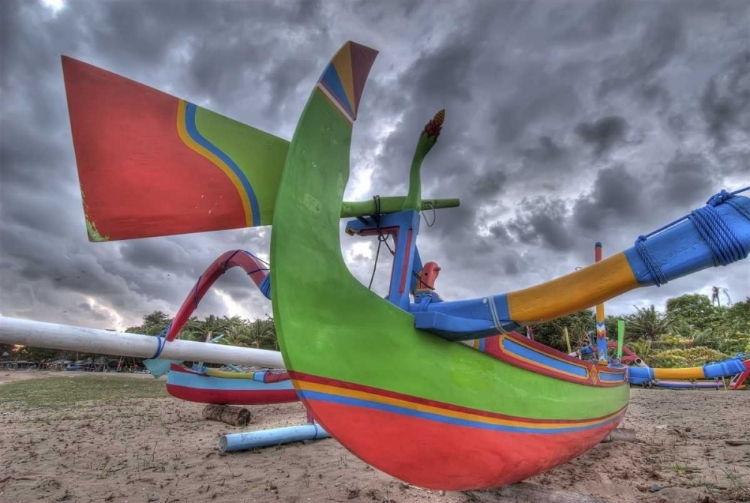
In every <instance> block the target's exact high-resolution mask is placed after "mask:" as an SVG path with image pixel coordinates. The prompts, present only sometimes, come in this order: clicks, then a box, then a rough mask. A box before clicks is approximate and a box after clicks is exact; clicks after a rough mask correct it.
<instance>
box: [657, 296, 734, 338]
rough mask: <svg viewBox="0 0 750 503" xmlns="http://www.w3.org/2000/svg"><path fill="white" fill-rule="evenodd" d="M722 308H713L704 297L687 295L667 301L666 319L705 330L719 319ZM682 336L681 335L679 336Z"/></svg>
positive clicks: (709, 301) (709, 300)
mask: <svg viewBox="0 0 750 503" xmlns="http://www.w3.org/2000/svg"><path fill="white" fill-rule="evenodd" d="M723 309H724V308H721V307H718V306H714V305H713V304H712V303H711V299H710V298H708V297H707V296H705V295H700V294H687V295H681V296H680V297H675V298H673V299H669V300H668V301H667V317H668V318H669V319H670V320H671V321H672V322H674V323H676V324H681V325H682V326H689V327H692V328H694V329H695V330H699V331H702V330H707V329H709V328H711V324H712V323H714V322H716V321H719V320H720V319H721V312H722V310H723ZM679 335H682V334H679Z"/></svg>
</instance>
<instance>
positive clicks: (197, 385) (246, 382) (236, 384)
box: [167, 372, 294, 391]
mask: <svg viewBox="0 0 750 503" xmlns="http://www.w3.org/2000/svg"><path fill="white" fill-rule="evenodd" d="M167 384H173V385H175V386H182V387H185V388H194V389H203V390H221V391H277V390H290V389H293V388H294V387H293V386H292V381H291V380H289V381H281V382H274V383H261V382H258V381H254V380H253V379H230V378H226V377H211V376H202V375H196V374H189V373H186V372H170V373H169V375H168V376H167Z"/></svg>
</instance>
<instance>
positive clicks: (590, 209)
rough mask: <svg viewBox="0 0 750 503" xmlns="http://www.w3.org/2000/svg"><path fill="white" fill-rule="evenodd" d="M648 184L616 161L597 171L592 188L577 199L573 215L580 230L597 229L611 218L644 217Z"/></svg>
mask: <svg viewBox="0 0 750 503" xmlns="http://www.w3.org/2000/svg"><path fill="white" fill-rule="evenodd" d="M645 188H646V183H645V181H644V180H643V179H639V178H638V177H636V176H634V175H633V174H632V173H630V172H629V171H628V170H627V169H626V168H625V166H623V165H621V164H617V165H614V166H611V167H608V168H604V169H602V170H600V171H599V172H598V173H597V176H596V180H595V181H594V185H593V187H592V189H591V191H590V192H589V193H588V194H586V195H582V196H581V197H580V198H578V200H576V201H575V204H574V206H573V214H572V218H573V221H574V222H575V224H576V226H578V227H579V228H581V229H585V230H590V231H598V230H600V229H601V228H602V227H603V226H604V225H605V224H606V223H607V222H608V221H609V222H611V220H612V219H613V218H616V219H620V220H623V219H639V218H640V217H642V216H643V209H644V208H643V200H644V192H645Z"/></svg>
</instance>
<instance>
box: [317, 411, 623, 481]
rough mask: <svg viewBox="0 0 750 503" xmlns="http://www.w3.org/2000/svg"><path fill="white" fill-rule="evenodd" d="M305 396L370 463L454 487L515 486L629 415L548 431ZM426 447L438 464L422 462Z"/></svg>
mask: <svg viewBox="0 0 750 503" xmlns="http://www.w3.org/2000/svg"><path fill="white" fill-rule="evenodd" d="M305 402H306V405H307V406H308V409H309V410H310V411H311V412H312V415H313V416H314V417H315V418H316V420H318V421H320V423H321V425H322V426H323V428H325V429H326V431H330V430H329V428H330V429H333V430H334V431H336V432H337V433H336V439H337V440H338V441H339V442H340V443H341V444H342V445H343V446H344V447H346V448H347V449H349V450H350V451H352V452H356V453H357V454H358V456H360V457H361V458H362V459H363V460H364V461H365V462H367V463H369V464H371V465H373V466H375V467H377V468H379V469H381V470H384V471H385V472H387V473H398V474H399V476H400V477H402V478H404V479H406V480H409V481H410V482H411V483H413V484H415V485H417V486H420V487H425V488H430V489H444V490H448V491H465V490H470V489H476V488H485V487H497V486H501V485H505V484H511V483H514V482H518V481H520V480H523V479H525V478H528V477H531V476H534V475H536V474H538V473H541V472H543V471H545V470H548V469H550V468H553V467H554V466H557V465H559V464H561V463H564V462H566V461H568V460H570V459H572V458H574V457H576V456H578V455H580V454H582V453H583V452H585V451H587V450H588V449H590V448H591V447H592V446H594V445H596V443H598V442H599V441H600V440H601V439H603V438H604V437H605V436H606V435H607V433H609V432H610V431H611V430H612V429H614V428H615V427H616V426H617V424H618V423H619V422H620V420H621V419H622V416H623V414H624V410H623V411H622V412H621V413H620V414H619V415H618V416H617V417H616V418H614V419H613V420H611V421H609V422H607V423H605V424H603V425H601V426H599V427H597V428H593V429H588V430H584V431H579V432H569V433H557V434H555V435H547V434H539V433H522V432H506V431H497V430H493V429H481V428H472V427H467V426H463V425H456V424H449V423H445V422H439V421H425V420H424V419H422V418H418V417H413V416H408V415H401V414H394V413H392V412H389V411H384V410H375V409H369V408H363V407H357V406H351V405H346V404H342V403H333V402H327V401H320V400H315V399H308V400H305ZM321 418H324V420H322V421H321V420H320V419H321ZM407 438H408V439H409V441H408V442H406V441H404V439H407ZM425 451H427V452H430V455H431V459H433V460H434V461H433V462H431V463H428V464H425V463H423V462H421V461H423V460H424V452H425ZM457 452H460V453H464V454H465V453H471V455H470V456H456V453H457Z"/></svg>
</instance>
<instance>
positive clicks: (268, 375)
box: [167, 364, 299, 405]
mask: <svg viewBox="0 0 750 503" xmlns="http://www.w3.org/2000/svg"><path fill="white" fill-rule="evenodd" d="M167 393H169V394H170V395H172V396H173V397H175V398H179V399H180V400H187V401H188V402H198V403H212V404H220V405H265V404H271V403H286V402H296V401H297V400H299V398H297V392H296V391H295V390H294V387H293V386H292V381H291V380H290V377H289V373H288V372H283V371H282V372H278V371H258V372H227V371H223V370H218V369H212V368H204V369H199V370H192V369H189V368H187V367H184V366H182V365H177V364H172V365H171V366H170V368H169V374H168V375H167Z"/></svg>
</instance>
